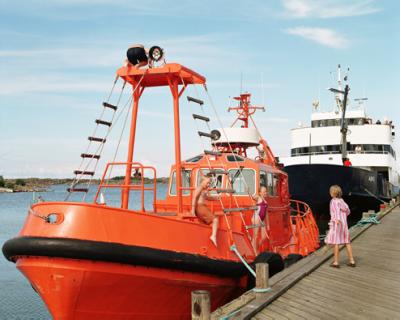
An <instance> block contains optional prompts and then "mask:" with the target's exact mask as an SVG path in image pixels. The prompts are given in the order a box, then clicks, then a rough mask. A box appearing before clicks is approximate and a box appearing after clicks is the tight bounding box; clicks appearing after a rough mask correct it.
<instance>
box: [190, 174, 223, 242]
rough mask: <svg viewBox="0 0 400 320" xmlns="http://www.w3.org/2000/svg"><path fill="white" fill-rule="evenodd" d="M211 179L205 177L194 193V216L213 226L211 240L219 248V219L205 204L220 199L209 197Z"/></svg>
mask: <svg viewBox="0 0 400 320" xmlns="http://www.w3.org/2000/svg"><path fill="white" fill-rule="evenodd" d="M210 183H211V178H210V177H209V176H204V177H203V178H202V180H201V182H200V184H199V186H198V187H197V189H196V191H195V192H194V196H193V201H192V214H193V215H196V216H197V218H199V220H200V221H202V222H204V223H205V224H208V225H209V224H212V231H211V236H210V240H211V241H212V243H213V244H214V245H215V246H217V231H218V218H217V217H216V216H215V215H214V214H213V213H212V212H211V211H210V209H208V207H207V205H206V204H205V201H206V200H217V199H218V198H216V197H212V196H209V195H208V194H207V193H208V189H209V187H210Z"/></svg>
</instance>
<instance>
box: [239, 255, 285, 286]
mask: <svg viewBox="0 0 400 320" xmlns="http://www.w3.org/2000/svg"><path fill="white" fill-rule="evenodd" d="M260 262H261V263H268V267H269V277H272V276H273V275H274V274H276V273H278V272H280V271H282V270H283V269H284V268H285V264H284V263H283V259H282V257H281V256H280V255H279V254H277V253H274V252H270V251H264V252H261V253H260V254H259V255H258V256H257V257H256V258H255V259H254V261H253V263H252V267H253V268H255V267H256V264H257V263H260ZM254 286H255V278H254V277H253V276H252V275H251V276H249V277H248V282H247V287H248V289H252V288H254Z"/></svg>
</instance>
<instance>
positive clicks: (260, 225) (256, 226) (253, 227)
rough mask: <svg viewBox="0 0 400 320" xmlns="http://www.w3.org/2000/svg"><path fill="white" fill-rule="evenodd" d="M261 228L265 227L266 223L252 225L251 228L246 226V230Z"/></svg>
mask: <svg viewBox="0 0 400 320" xmlns="http://www.w3.org/2000/svg"><path fill="white" fill-rule="evenodd" d="M260 227H265V224H264V223H261V224H251V225H249V226H246V230H248V229H255V228H260Z"/></svg>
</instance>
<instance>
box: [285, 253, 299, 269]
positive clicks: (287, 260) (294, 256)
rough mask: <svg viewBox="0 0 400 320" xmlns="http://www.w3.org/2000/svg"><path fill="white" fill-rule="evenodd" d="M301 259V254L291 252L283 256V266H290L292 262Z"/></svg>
mask: <svg viewBox="0 0 400 320" xmlns="http://www.w3.org/2000/svg"><path fill="white" fill-rule="evenodd" d="M301 259H303V256H302V255H301V254H297V253H291V254H288V256H287V257H286V258H285V260H284V262H285V268H287V267H290V266H291V265H292V264H295V263H296V262H297V261H299V260H301Z"/></svg>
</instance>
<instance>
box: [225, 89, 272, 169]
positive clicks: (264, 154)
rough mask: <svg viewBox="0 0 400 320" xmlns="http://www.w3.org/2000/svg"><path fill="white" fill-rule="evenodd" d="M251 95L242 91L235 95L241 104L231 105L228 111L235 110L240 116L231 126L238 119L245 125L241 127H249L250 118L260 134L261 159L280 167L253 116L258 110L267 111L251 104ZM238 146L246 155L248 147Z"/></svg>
mask: <svg viewBox="0 0 400 320" xmlns="http://www.w3.org/2000/svg"><path fill="white" fill-rule="evenodd" d="M250 97H251V94H250V93H242V94H241V95H240V96H238V97H234V99H235V100H237V101H239V104H238V106H237V107H229V108H228V111H231V110H235V111H236V112H237V113H238V117H237V118H236V119H235V121H234V122H233V123H232V125H231V127H233V126H234V125H235V124H236V122H237V121H238V120H241V121H243V125H242V126H241V128H248V127H249V119H250V120H251V122H252V123H253V126H254V127H255V128H256V129H257V131H258V133H259V135H260V145H261V148H262V149H261V150H259V152H260V161H261V162H263V163H266V164H268V165H270V166H273V167H278V162H277V161H276V159H275V156H274V154H273V153H272V150H271V148H270V147H269V145H268V143H267V141H266V140H265V139H263V138H262V137H261V134H260V132H259V130H258V128H257V126H256V124H255V122H254V121H253V119H252V117H251V116H252V115H253V114H254V113H256V111H257V110H262V111H265V108H264V107H259V106H253V105H251V103H250ZM236 147H237V148H238V149H241V151H242V152H241V153H243V154H244V155H246V148H247V147H246V146H236Z"/></svg>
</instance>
